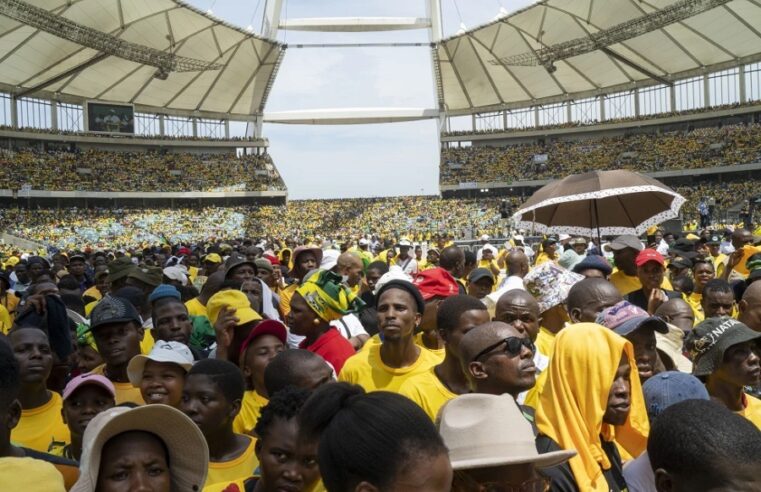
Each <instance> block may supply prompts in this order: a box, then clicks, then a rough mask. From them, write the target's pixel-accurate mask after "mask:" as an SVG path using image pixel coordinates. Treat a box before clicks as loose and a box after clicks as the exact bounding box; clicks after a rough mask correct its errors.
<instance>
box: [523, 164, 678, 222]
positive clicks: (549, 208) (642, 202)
mask: <svg viewBox="0 0 761 492" xmlns="http://www.w3.org/2000/svg"><path fill="white" fill-rule="evenodd" d="M684 202H685V199H684V198H683V197H682V196H681V195H679V194H678V193H676V192H674V191H673V190H671V189H670V188H669V187H668V186H666V185H664V184H663V183H661V182H660V181H657V180H655V179H653V178H650V177H648V176H644V175H642V174H638V173H635V172H631V171H592V172H589V173H584V174H573V175H571V176H568V177H567V178H564V179H561V180H558V181H553V182H551V183H549V184H548V185H546V186H544V187H542V188H540V189H539V190H537V192H536V193H534V194H533V195H532V196H531V198H529V199H528V201H527V202H526V203H525V204H523V206H522V207H521V208H520V209H519V210H518V211H517V212H516V213H515V214H514V215H513V220H514V221H515V222H517V227H519V228H524V229H530V228H533V229H534V230H535V231H536V232H540V233H550V232H551V233H555V234H574V235H579V236H587V237H591V236H618V235H621V234H634V235H637V236H639V235H640V234H642V233H643V232H645V231H646V230H647V228H648V227H650V226H653V225H656V224H660V223H661V222H663V221H665V220H668V219H673V218H676V217H678V215H679V208H680V207H681V206H682V204H684Z"/></svg>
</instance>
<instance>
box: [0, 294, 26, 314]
mask: <svg viewBox="0 0 761 492" xmlns="http://www.w3.org/2000/svg"><path fill="white" fill-rule="evenodd" d="M19 302H21V299H19V298H18V297H16V295H15V294H11V293H10V292H6V293H5V297H4V298H3V300H2V301H0V306H3V307H4V308H5V309H7V310H8V312H9V313H10V314H11V318H13V317H14V316H15V315H16V308H17V307H18V303H19Z"/></svg>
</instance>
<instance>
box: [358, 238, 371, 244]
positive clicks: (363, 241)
mask: <svg viewBox="0 0 761 492" xmlns="http://www.w3.org/2000/svg"><path fill="white" fill-rule="evenodd" d="M369 244H370V241H368V240H367V239H365V238H362V239H360V240H359V245H360V246H367V245H369Z"/></svg>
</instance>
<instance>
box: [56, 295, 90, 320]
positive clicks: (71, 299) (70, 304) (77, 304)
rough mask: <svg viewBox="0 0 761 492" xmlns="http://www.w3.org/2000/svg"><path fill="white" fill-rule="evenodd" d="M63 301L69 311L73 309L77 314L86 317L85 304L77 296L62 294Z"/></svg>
mask: <svg viewBox="0 0 761 492" xmlns="http://www.w3.org/2000/svg"><path fill="white" fill-rule="evenodd" d="M61 300H62V301H63V303H64V305H65V306H66V308H67V309H71V310H72V311H74V312H76V313H77V314H81V315H82V316H84V315H85V302H84V301H83V300H82V298H81V297H79V296H78V295H76V294H61Z"/></svg>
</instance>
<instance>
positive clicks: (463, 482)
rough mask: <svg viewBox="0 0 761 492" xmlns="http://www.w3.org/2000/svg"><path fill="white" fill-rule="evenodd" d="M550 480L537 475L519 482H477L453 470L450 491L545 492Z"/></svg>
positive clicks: (465, 474) (548, 487) (463, 473)
mask: <svg viewBox="0 0 761 492" xmlns="http://www.w3.org/2000/svg"><path fill="white" fill-rule="evenodd" d="M551 484H552V480H551V479H550V478H547V477H537V478H534V479H531V480H526V481H525V482H523V483H520V484H511V483H503V482H478V481H476V480H475V479H474V478H473V477H471V476H470V475H469V474H468V473H466V472H455V474H454V479H453V480H452V492H547V491H548V490H550V485H551Z"/></svg>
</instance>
